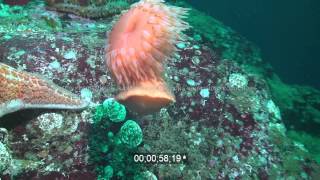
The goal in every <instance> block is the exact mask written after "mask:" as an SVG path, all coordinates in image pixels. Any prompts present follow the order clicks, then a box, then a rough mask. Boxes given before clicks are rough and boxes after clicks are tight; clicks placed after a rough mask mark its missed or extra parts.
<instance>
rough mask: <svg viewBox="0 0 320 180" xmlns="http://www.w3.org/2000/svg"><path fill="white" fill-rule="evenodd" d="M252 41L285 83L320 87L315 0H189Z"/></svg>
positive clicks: (318, 4) (317, 4) (317, 5)
mask: <svg viewBox="0 0 320 180" xmlns="http://www.w3.org/2000/svg"><path fill="white" fill-rule="evenodd" d="M188 1H189V2H190V3H192V4H193V5H194V6H195V7H197V8H198V9H199V10H201V11H204V12H206V13H208V14H210V15H212V16H213V17H215V18H217V19H219V20H221V21H222V22H223V23H225V24H226V25H228V26H231V27H232V28H233V29H235V30H236V31H237V32H239V33H241V34H242V35H243V36H245V37H246V38H248V39H249V40H250V41H253V42H255V43H256V44H257V45H258V46H259V47H260V48H261V50H262V56H263V58H264V60H266V61H268V62H270V63H271V64H272V66H273V68H274V69H275V70H276V72H277V74H279V75H280V77H281V79H282V80H284V81H285V82H287V83H292V84H303V85H311V86H314V87H316V88H318V89H319V88H320V81H319V78H318V77H319V76H320V73H319V49H320V33H319V32H320V21H319V17H320V2H319V1H317V0H306V1H302V0H291V1H278V0H267V1H262V0H247V1H234V0H201V1H198V0H188Z"/></svg>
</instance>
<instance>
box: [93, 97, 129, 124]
mask: <svg viewBox="0 0 320 180" xmlns="http://www.w3.org/2000/svg"><path fill="white" fill-rule="evenodd" d="M126 115H127V111H126V108H125V107H124V105H122V104H120V103H119V102H117V101H116V100H115V99H113V98H109V99H106V100H105V101H104V102H103V104H102V105H99V106H97V107H96V111H95V114H94V117H93V119H94V121H95V122H100V121H101V120H102V119H104V118H107V119H109V120H110V121H112V122H121V121H124V120H125V118H126Z"/></svg>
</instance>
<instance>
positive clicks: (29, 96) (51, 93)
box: [0, 63, 88, 117]
mask: <svg viewBox="0 0 320 180" xmlns="http://www.w3.org/2000/svg"><path fill="white" fill-rule="evenodd" d="M87 105H88V102H87V101H83V100H81V99H80V98H79V97H77V96H76V95H75V94H73V93H71V92H69V91H67V90H66V89H63V88H61V87H59V86H57V85H55V84H53V83H52V82H50V81H47V80H44V79H43V78H40V77H38V76H37V75H34V74H31V73H28V72H24V71H19V70H17V69H14V68H13V67H10V66H8V65H6V64H3V63H0V117H2V116H4V115H6V114H9V113H12V112H15V111H19V110H22V109H30V108H46V109H83V108H85V107H87Z"/></svg>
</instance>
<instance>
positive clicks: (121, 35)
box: [106, 0, 189, 114]
mask: <svg viewBox="0 0 320 180" xmlns="http://www.w3.org/2000/svg"><path fill="white" fill-rule="evenodd" d="M186 15H187V9H185V8H181V7H175V6H169V5H165V4H164V3H163V1H162V0H153V1H148V0H141V1H140V2H138V3H135V4H133V5H132V6H131V9H130V10H128V11H127V12H125V13H124V14H122V16H121V17H120V19H119V21H118V22H117V23H116V24H115V25H114V27H113V29H112V31H111V32H110V33H109V38H108V42H107V45H108V47H107V48H106V62H107V66H108V68H109V69H110V71H111V72H112V75H113V77H114V78H115V80H116V82H117V84H118V85H119V86H120V87H122V88H126V89H125V90H124V91H122V92H121V93H120V94H118V96H117V99H118V100H119V101H120V102H121V103H123V104H125V105H126V106H127V107H128V108H129V109H131V110H133V111H135V112H138V113H141V114H146V113H150V112H154V111H158V110H159V109H160V108H161V107H164V106H166V105H168V104H169V103H171V102H174V101H175V97H174V95H173V94H172V93H171V91H170V90H169V88H168V87H167V84H166V83H165V82H164V80H163V79H162V73H163V64H164V62H165V60H166V59H167V58H169V57H170V56H171V55H172V54H173V52H175V51H176V48H175V44H176V43H177V42H178V41H183V40H184V38H183V37H184V35H183V34H182V31H184V30H186V29H187V28H189V25H188V23H186V22H184V21H183V20H182V18H184V17H186Z"/></svg>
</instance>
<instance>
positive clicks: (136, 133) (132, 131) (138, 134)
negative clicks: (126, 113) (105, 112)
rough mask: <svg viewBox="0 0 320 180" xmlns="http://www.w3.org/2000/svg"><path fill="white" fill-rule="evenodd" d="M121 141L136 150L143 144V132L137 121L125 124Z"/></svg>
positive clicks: (121, 130) (120, 134)
mask: <svg viewBox="0 0 320 180" xmlns="http://www.w3.org/2000/svg"><path fill="white" fill-rule="evenodd" d="M119 137H120V140H121V142H122V143H123V144H125V145H126V146H128V147H129V148H135V147H137V146H139V145H140V144H141V142H142V137H143V135H142V130H141V128H140V126H139V124H137V123H136V122H135V121H133V120H128V121H127V122H125V123H124V124H123V125H122V127H121V129H120V132H119Z"/></svg>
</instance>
